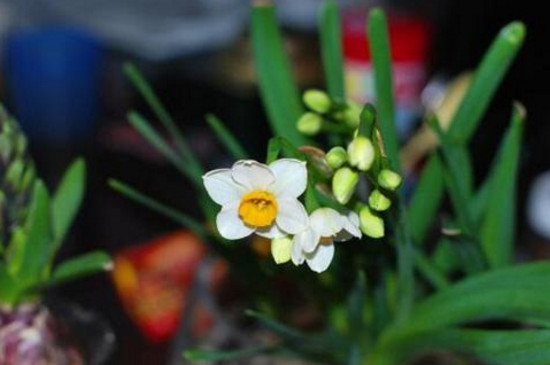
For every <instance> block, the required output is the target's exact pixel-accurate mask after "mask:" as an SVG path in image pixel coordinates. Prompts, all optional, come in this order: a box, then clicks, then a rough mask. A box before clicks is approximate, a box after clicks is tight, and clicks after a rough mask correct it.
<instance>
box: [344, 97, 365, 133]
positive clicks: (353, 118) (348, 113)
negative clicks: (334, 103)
mask: <svg viewBox="0 0 550 365" xmlns="http://www.w3.org/2000/svg"><path fill="white" fill-rule="evenodd" d="M360 115H361V106H360V105H359V104H357V103H355V102H353V101H349V102H348V107H347V108H346V110H345V111H344V116H345V120H346V124H347V125H349V126H350V127H352V128H357V127H359V116H360Z"/></svg>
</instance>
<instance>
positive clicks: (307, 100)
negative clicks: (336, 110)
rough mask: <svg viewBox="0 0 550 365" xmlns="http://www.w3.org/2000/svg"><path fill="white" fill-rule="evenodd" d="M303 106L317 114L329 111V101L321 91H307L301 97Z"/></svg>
mask: <svg viewBox="0 0 550 365" xmlns="http://www.w3.org/2000/svg"><path fill="white" fill-rule="evenodd" d="M303 100H304V104H306V106H307V107H308V108H310V109H311V110H313V111H316V112H317V113H326V112H328V111H329V110H330V106H331V101H330V97H329V96H328V95H327V93H326V92H324V91H321V90H315V89H311V90H307V91H306V92H305V93H304V96H303Z"/></svg>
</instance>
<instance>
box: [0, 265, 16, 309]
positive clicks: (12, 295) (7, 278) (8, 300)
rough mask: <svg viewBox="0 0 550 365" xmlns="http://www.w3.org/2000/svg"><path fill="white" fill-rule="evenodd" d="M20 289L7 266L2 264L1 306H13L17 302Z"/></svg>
mask: <svg viewBox="0 0 550 365" xmlns="http://www.w3.org/2000/svg"><path fill="white" fill-rule="evenodd" d="M18 296H19V288H18V286H17V283H16V282H15V281H14V280H13V278H12V276H11V275H10V273H9V271H8V268H7V266H6V265H5V264H4V263H2V262H0V304H4V305H6V304H7V305H12V304H15V303H16V302H17V298H18Z"/></svg>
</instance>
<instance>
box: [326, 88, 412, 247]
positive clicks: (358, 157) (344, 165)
mask: <svg viewBox="0 0 550 365" xmlns="http://www.w3.org/2000/svg"><path fill="white" fill-rule="evenodd" d="M324 100H328V99H326V98H325V99H324ZM360 120H361V123H362V124H361V127H360V128H359V129H358V130H356V132H355V133H354V137H353V138H352V139H351V142H349V144H348V145H347V148H344V147H343V146H336V147H333V148H332V149H330V150H329V151H328V152H327V153H326V155H325V162H326V165H328V166H329V167H330V169H331V170H332V172H333V173H332V194H333V196H334V198H335V199H336V200H337V201H338V202H339V203H340V204H342V205H350V206H353V207H355V210H356V211H357V212H358V213H359V218H360V228H361V230H362V232H363V233H364V234H365V235H367V236H369V237H372V238H381V237H383V236H384V231H385V229H384V220H383V219H382V217H381V213H382V212H384V211H387V210H388V209H390V207H391V205H392V197H393V196H395V194H394V192H395V190H396V189H397V188H398V187H399V186H400V185H401V183H402V178H401V176H400V175H399V174H398V173H396V172H395V171H393V170H391V169H390V168H389V167H388V166H387V163H386V162H387V161H386V160H385V157H384V152H383V145H382V141H381V140H380V139H379V138H378V136H379V132H378V131H377V130H376V128H375V127H374V109H373V108H372V107H371V106H367V107H366V108H365V109H364V111H363V112H362V113H360ZM363 122H364V123H365V124H367V123H368V124H369V125H368V127H366V128H365V127H364V124H363ZM360 129H361V130H360ZM374 138H376V140H375V141H373V140H374ZM375 142H376V143H375ZM361 175H364V176H366V177H368V178H369V180H370V182H371V184H370V185H371V186H372V190H371V192H370V195H369V196H368V199H367V201H366V202H361V201H360V199H358V198H357V195H356V194H355V193H356V191H357V187H358V185H359V181H360V179H361Z"/></svg>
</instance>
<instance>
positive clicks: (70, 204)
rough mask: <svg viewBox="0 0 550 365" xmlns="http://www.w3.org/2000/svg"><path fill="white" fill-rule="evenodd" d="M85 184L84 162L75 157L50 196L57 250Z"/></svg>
mask: <svg viewBox="0 0 550 365" xmlns="http://www.w3.org/2000/svg"><path fill="white" fill-rule="evenodd" d="M85 184H86V164H85V162H84V160H83V159H81V158H79V159H76V160H75V161H74V162H73V163H72V164H71V166H69V168H68V169H67V171H66V172H65V175H64V176H63V178H62V179H61V183H60V184H59V186H58V187H57V191H56V192H55V194H54V195H53V198H52V221H53V233H54V243H55V245H56V247H55V249H56V250H57V249H58V248H59V246H60V245H61V243H62V242H63V239H64V238H65V235H66V234H67V232H68V230H69V228H70V227H71V224H72V222H73V220H74V218H75V217H76V214H77V213H78V210H79V208H80V205H81V204H82V199H83V198H84V189H85Z"/></svg>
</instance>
